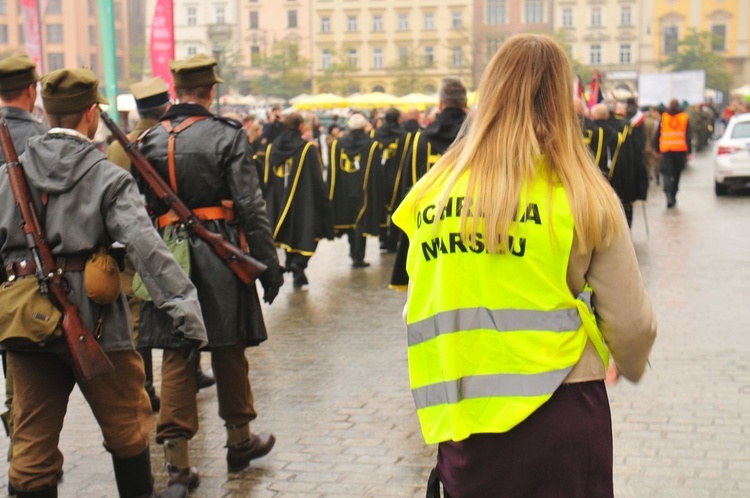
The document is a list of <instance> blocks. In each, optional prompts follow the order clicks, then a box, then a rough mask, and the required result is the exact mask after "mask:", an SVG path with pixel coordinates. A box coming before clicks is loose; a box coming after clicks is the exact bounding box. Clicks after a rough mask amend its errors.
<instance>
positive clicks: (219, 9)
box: [216, 5, 225, 24]
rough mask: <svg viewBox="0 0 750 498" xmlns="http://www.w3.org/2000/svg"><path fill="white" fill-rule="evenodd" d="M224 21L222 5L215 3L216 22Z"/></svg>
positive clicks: (222, 22) (221, 22)
mask: <svg viewBox="0 0 750 498" xmlns="http://www.w3.org/2000/svg"><path fill="white" fill-rule="evenodd" d="M224 21H225V17H224V6H223V5H217V6H216V24H224Z"/></svg>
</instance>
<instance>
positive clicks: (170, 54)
mask: <svg viewBox="0 0 750 498" xmlns="http://www.w3.org/2000/svg"><path fill="white" fill-rule="evenodd" d="M150 55H151V73H152V76H161V77H162V79H163V80H164V81H166V82H167V85H169V89H170V92H171V91H172V72H171V71H170V70H169V61H171V60H173V59H174V5H173V3H172V0H157V1H156V9H155V10H154V19H153V21H152V22H151V47H150Z"/></svg>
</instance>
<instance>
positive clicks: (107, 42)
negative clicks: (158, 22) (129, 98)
mask: <svg viewBox="0 0 750 498" xmlns="http://www.w3.org/2000/svg"><path fill="white" fill-rule="evenodd" d="M98 5H99V40H100V46H101V51H102V64H103V65H104V89H105V94H106V96H107V99H109V108H108V109H107V113H108V114H109V115H110V116H112V119H113V120H114V121H115V122H116V123H118V124H119V119H120V116H119V114H120V113H119V112H117V49H116V47H115V16H114V8H113V6H112V0H98Z"/></svg>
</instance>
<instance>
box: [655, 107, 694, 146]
mask: <svg viewBox="0 0 750 498" xmlns="http://www.w3.org/2000/svg"><path fill="white" fill-rule="evenodd" d="M687 125H688V116H687V114H685V113H684V112H681V113H679V114H675V115H671V114H669V113H666V112H665V113H664V114H662V116H661V135H660V136H659V151H661V152H687V150H688V145H687Z"/></svg>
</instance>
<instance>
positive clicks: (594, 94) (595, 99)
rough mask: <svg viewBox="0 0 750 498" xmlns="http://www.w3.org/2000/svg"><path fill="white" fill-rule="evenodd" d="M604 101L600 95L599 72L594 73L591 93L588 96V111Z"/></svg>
mask: <svg viewBox="0 0 750 498" xmlns="http://www.w3.org/2000/svg"><path fill="white" fill-rule="evenodd" d="M602 100H604V95H602V88H601V82H600V76H599V71H596V72H595V73H594V77H593V79H592V80H591V93H590V94H589V109H591V108H592V107H594V106H595V105H596V104H598V103H599V102H601V101H602Z"/></svg>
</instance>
